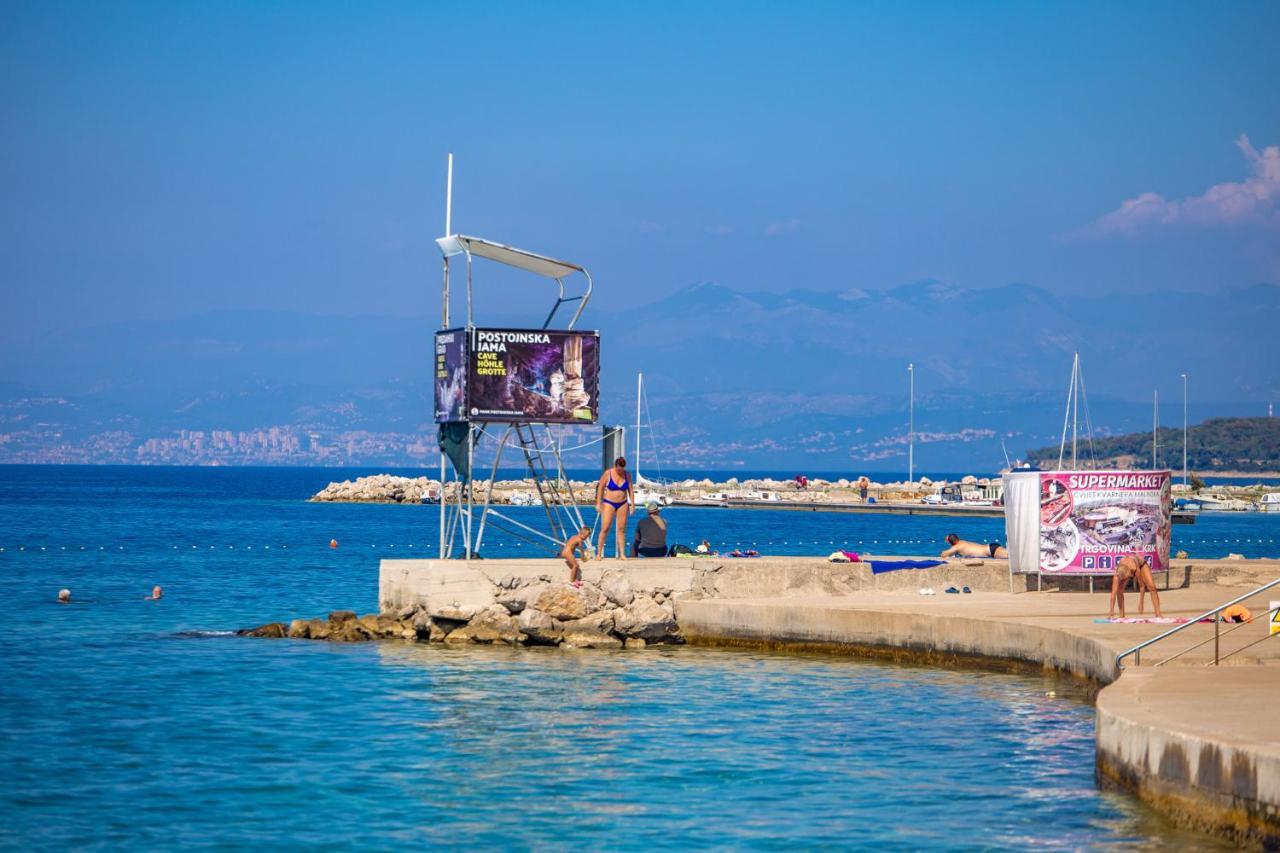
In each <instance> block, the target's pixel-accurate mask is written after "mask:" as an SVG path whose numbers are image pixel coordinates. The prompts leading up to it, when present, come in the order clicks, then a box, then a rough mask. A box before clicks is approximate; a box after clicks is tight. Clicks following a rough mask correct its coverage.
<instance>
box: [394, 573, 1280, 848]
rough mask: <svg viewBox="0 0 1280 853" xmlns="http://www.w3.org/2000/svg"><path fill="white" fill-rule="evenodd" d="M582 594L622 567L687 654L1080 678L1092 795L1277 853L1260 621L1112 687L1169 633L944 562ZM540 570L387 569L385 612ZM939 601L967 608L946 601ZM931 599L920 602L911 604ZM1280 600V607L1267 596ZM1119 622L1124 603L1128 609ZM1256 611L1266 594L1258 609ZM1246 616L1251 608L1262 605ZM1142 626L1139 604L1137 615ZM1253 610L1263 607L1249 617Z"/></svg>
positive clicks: (1197, 598)
mask: <svg viewBox="0 0 1280 853" xmlns="http://www.w3.org/2000/svg"><path fill="white" fill-rule="evenodd" d="M584 568H585V572H584V574H585V577H586V579H587V580H593V579H596V578H598V577H599V576H600V574H601V573H602V572H603V571H605V570H607V569H610V568H620V569H623V570H624V571H625V572H626V573H627V575H628V576H629V577H630V578H631V580H632V583H633V584H634V585H635V586H636V587H637V588H648V589H657V588H664V589H667V590H670V591H671V593H670V595H671V598H672V601H673V602H674V605H675V614H676V619H677V621H678V623H679V626H680V630H681V632H682V634H683V635H684V637H685V638H686V640H687V641H689V642H691V643H703V644H720V645H753V646H765V647H777V648H813V647H822V648H830V649H833V650H842V651H845V652H848V653H852V654H861V655H868V656H874V657H881V658H888V659H900V660H911V661H917V662H926V663H932V664H935V665H941V666H959V665H983V666H1017V667H1029V666H1030V667H1036V668H1048V669H1053V670H1057V671H1060V672H1063V673H1066V674H1070V675H1073V676H1076V677H1080V678H1084V679H1089V680H1091V681H1093V682H1095V683H1097V684H1098V685H1100V686H1101V687H1102V689H1101V692H1100V693H1099V694H1098V699H1097V714H1098V730H1097V761H1098V773H1099V779H1100V781H1101V782H1103V783H1104V784H1115V785H1119V786H1122V787H1124V788H1126V789H1128V790H1130V791H1132V792H1134V793H1135V794H1137V795H1138V796H1139V797H1140V798H1142V799H1143V800H1144V801H1146V802H1148V803H1149V804H1151V805H1152V806H1153V807H1155V808H1156V809H1158V810H1160V811H1161V812H1163V813H1165V814H1166V815H1168V816H1170V817H1171V818H1173V819H1174V820H1175V821H1177V822H1179V823H1181V824H1183V825H1187V826H1191V827H1195V828H1199V829H1203V830H1207V831H1210V832H1213V833H1215V834H1217V835H1220V836H1223V837H1226V838H1230V839H1232V840H1233V841H1235V842H1237V843H1242V844H1254V845H1267V846H1274V845H1280V724H1277V723H1276V722H1275V721H1276V720H1277V719H1280V636H1277V637H1276V638H1275V639H1263V638H1265V637H1266V636H1267V633H1266V632H1267V626H1266V624H1265V623H1264V622H1263V620H1258V621H1257V622H1255V623H1253V624H1249V625H1245V626H1242V627H1241V628H1240V629H1239V630H1237V631H1235V632H1234V633H1232V634H1231V635H1230V636H1229V638H1227V639H1226V640H1224V641H1223V643H1222V650H1223V653H1224V654H1225V653H1227V652H1230V651H1232V650H1234V649H1238V648H1241V647H1243V646H1244V645H1246V644H1247V643H1253V642H1254V641H1258V642H1256V644H1255V645H1252V646H1251V647H1250V648H1248V649H1247V650H1245V651H1244V652H1241V653H1240V654H1235V655H1231V656H1229V657H1228V658H1227V659H1226V660H1225V661H1224V663H1223V665H1221V666H1217V667H1215V666H1206V665H1205V664H1206V661H1209V662H1211V660H1212V654H1213V644H1212V643H1208V644H1206V645H1205V646H1202V647H1201V648H1200V649H1198V650H1195V651H1193V652H1190V653H1188V654H1186V655H1184V656H1182V657H1179V658H1178V659H1177V660H1175V661H1173V662H1171V663H1170V664H1169V665H1167V666H1162V667H1159V668H1155V667H1152V666H1151V664H1153V663H1154V662H1156V661H1158V660H1160V659H1161V658H1163V657H1165V656H1167V655H1170V654H1173V653H1175V652H1178V651H1181V650H1182V649H1184V648H1186V647H1188V646H1191V645H1193V644H1195V643H1197V642H1199V641H1201V640H1203V639H1206V638H1209V637H1212V632H1213V626H1212V625H1210V624H1198V625H1193V626H1192V627H1191V628H1189V629H1187V630H1186V631H1183V632H1182V633H1180V634H1178V635H1177V636H1176V637H1174V638H1172V639H1170V640H1168V641H1166V642H1164V643H1162V644H1159V645H1157V646H1156V647H1154V648H1153V649H1152V650H1150V651H1149V652H1148V654H1146V655H1144V659H1143V663H1144V664H1146V665H1145V666H1141V667H1137V666H1129V667H1127V668H1126V669H1125V670H1124V671H1123V672H1121V670H1119V669H1118V668H1117V666H1116V663H1115V656H1116V655H1117V654H1118V653H1119V652H1121V651H1124V650H1125V649H1128V648H1130V647H1132V646H1133V645H1136V644H1137V643H1140V642H1142V641H1143V640H1146V639H1149V638H1151V637H1153V636H1155V635H1157V634H1159V633H1161V632H1163V631H1165V630H1167V629H1168V627H1170V626H1168V625H1161V624H1115V623H1098V622H1095V621H1094V620H1095V618H1098V617H1102V616H1105V615H1106V609H1107V594H1106V593H1105V592H1101V591H1100V592H1098V593H1096V594H1093V595H1090V594H1088V593H1086V592H1083V591H1064V590H1059V589H1055V588H1052V587H1051V586H1046V589H1045V591H1044V592H1028V591H1025V589H1026V586H1027V585H1026V581H1025V580H1024V579H1018V583H1017V584H1016V585H1015V587H1014V588H1015V589H1016V590H1018V591H1016V592H1010V579H1009V576H1008V567H1007V563H1006V562H1005V561H1002V560H985V561H980V563H979V564H978V565H965V564H963V563H961V562H954V563H948V564H947V565H945V566H942V567H938V568H936V569H927V570H904V571H896V572H890V573H887V574H881V575H873V574H872V573H871V571H870V568H869V567H868V566H866V565H864V564H857V563H854V564H838V563H828V562H826V561H825V560H822V559H820V558H760V559H747V560H733V559H721V558H679V559H664V560H629V561H625V562H622V561H614V560H605V561H594V562H590V563H587V564H585V567H584ZM564 573H565V569H564V567H563V564H561V563H559V562H558V561H552V560H488V561H472V562H463V561H437V560H384V561H383V563H382V567H381V573H380V583H379V600H380V602H381V603H382V606H383V609H384V610H386V609H395V608H398V607H402V606H405V605H407V604H420V603H425V602H428V601H431V602H434V603H436V604H457V605H472V606H484V605H487V604H491V603H492V602H493V590H494V586H495V583H496V582H497V581H499V580H500V579H501V578H503V577H539V576H542V575H550V576H552V577H554V578H557V579H559V578H560V577H561V575H562V574H564ZM1277 577H1280V560H1185V561H1177V563H1176V565H1175V567H1174V573H1173V575H1172V578H1171V579H1172V583H1173V586H1174V588H1173V589H1170V590H1168V591H1161V603H1162V605H1163V609H1164V611H1165V614H1166V615H1167V616H1182V617H1192V616H1195V615H1197V614H1199V613H1201V612H1203V611H1205V610H1208V609H1210V608H1212V607H1215V606H1217V605H1219V604H1222V603H1223V602H1225V601H1227V600H1229V599H1231V598H1233V597H1235V596H1237V595H1239V594H1241V593H1243V592H1245V591H1246V590H1247V589H1249V588H1251V587H1255V586H1257V585H1259V584H1260V583H1263V582H1265V581H1269V580H1272V579H1275V578H1277ZM948 586H955V587H957V588H960V587H963V586H968V587H969V588H970V589H972V590H973V592H972V593H971V594H967V595H966V594H958V595H949V594H946V593H944V592H943V590H945V589H946V588H947V587H948ZM920 587H932V588H933V589H934V590H935V591H936V593H937V594H936V595H933V596H921V595H919V594H918V590H919V588H920ZM1277 597H1280V596H1277ZM1127 598H1128V611H1129V615H1131V616H1132V615H1136V610H1137V596H1136V595H1135V594H1133V593H1130V594H1129V595H1128V597H1127ZM1265 598H1266V596H1265V595H1264V596H1263V599H1265ZM1251 604H1254V605H1257V604H1258V602H1252V603H1251ZM1147 608H1148V615H1149V614H1150V603H1148V605H1147ZM1262 609H1265V601H1263V602H1261V606H1260V607H1258V606H1255V610H1262Z"/></svg>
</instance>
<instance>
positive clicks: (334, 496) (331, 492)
mask: <svg viewBox="0 0 1280 853" xmlns="http://www.w3.org/2000/svg"><path fill="white" fill-rule="evenodd" d="M439 497H440V483H439V482H437V481H435V480H428V479H427V478H426V477H417V478H413V477H397V476H395V475H393V474H375V475H373V476H371V477H360V478H358V479H356V480H355V481H352V480H343V481H342V482H341V483H330V484H329V485H327V486H325V487H324V488H323V489H321V490H320V491H318V492H316V493H315V494H314V495H312V496H311V500H313V501H319V502H322V503H396V504H406V503H407V504H418V503H425V502H428V501H435V500H438V499H439Z"/></svg>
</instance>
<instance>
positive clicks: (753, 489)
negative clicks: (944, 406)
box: [309, 474, 1276, 510]
mask: <svg viewBox="0 0 1280 853" xmlns="http://www.w3.org/2000/svg"><path fill="white" fill-rule="evenodd" d="M999 483H1000V478H999V477H975V476H973V475H968V476H965V477H962V478H960V479H958V480H954V481H944V480H931V479H929V478H928V477H921V478H920V479H919V480H916V481H914V482H901V481H892V482H887V483H880V482H876V481H874V480H871V479H866V480H865V482H864V481H863V479H862V478H857V477H855V478H852V479H846V478H841V479H838V480H824V479H821V478H815V479H811V480H808V481H807V485H806V487H805V488H797V484H796V481H794V480H777V479H771V478H763V479H747V480H738V479H737V478H733V477H731V478H730V479H728V480H724V481H721V482H716V481H713V480H709V479H703V480H692V479H686V480H679V481H676V482H673V483H669V484H664V485H663V486H662V487H661V488H660V489H657V488H655V489H652V490H650V489H648V488H647V484H645V483H641V484H640V485H639V486H638V487H637V489H636V493H637V494H636V497H637V500H638V501H641V502H643V501H645V500H647V499H648V498H650V497H657V498H659V499H660V500H661V501H662V502H664V503H668V502H671V503H679V504H689V505H695V506H697V505H704V504H705V505H707V506H724V505H733V501H735V500H742V501H746V502H760V501H766V502H776V503H779V504H786V503H791V502H800V503H826V502H830V503H858V502H860V501H861V500H862V488H863V486H865V487H866V490H867V497H869V498H874V499H875V500H877V501H883V502H888V503H892V502H902V501H907V502H915V501H919V500H920V499H921V498H923V497H925V496H926V495H932V494H934V493H935V492H937V491H938V490H939V489H940V488H941V487H942V486H946V485H957V486H959V487H960V489H961V492H962V493H963V494H964V495H965V500H966V501H969V500H973V501H979V502H981V501H983V500H986V501H992V500H994V499H996V498H997V497H998V495H999V488H998V487H999ZM475 485H476V494H477V496H478V498H479V496H482V495H486V494H488V493H489V491H490V489H489V486H490V483H489V481H488V480H476V481H475ZM565 487H567V488H565ZM457 488H458V484H457V483H446V484H445V487H444V495H445V497H446V498H447V499H450V500H451V499H453V498H454V497H456V495H457ZM595 488H596V484H595V482H594V481H592V482H587V481H584V480H568V481H566V483H564V484H562V489H565V490H566V491H569V492H572V494H573V496H574V499H575V500H576V501H577V502H578V503H579V504H581V505H583V506H590V505H592V504H594V503H595ZM492 491H493V503H495V504H506V505H515V506H529V505H532V504H537V503H538V502H539V501H538V493H537V491H536V489H535V488H534V485H533V482H532V481H531V480H523V479H522V480H496V481H494V483H493V490H492ZM1272 491H1276V489H1275V488H1274V487H1265V486H1257V485H1219V486H1213V487H1210V488H1206V489H1205V490H1203V491H1202V492H1201V493H1199V494H1198V495H1196V494H1193V493H1192V492H1191V490H1189V489H1186V488H1185V487H1183V486H1182V485H1181V484H1180V483H1175V484H1174V485H1173V492H1174V495H1175V496H1176V497H1188V498H1195V497H1198V498H1199V499H1202V500H1205V501H1213V502H1216V503H1215V505H1214V506H1213V507H1212V508H1213V509H1238V510H1243V509H1253V508H1255V507H1256V506H1257V502H1258V501H1260V500H1261V499H1262V496H1263V495H1264V494H1266V493H1268V492H1272ZM309 500H311V501H314V502H317V503H395V504H406V503H407V504H423V503H436V502H438V501H439V500H440V481H439V480H432V479H430V478H428V477H399V476H396V475H394V474H374V475H371V476H368V477H359V478H357V479H355V480H343V481H342V482H340V483H339V482H333V483H330V484H329V485H327V486H325V487H324V488H323V489H321V490H320V491H319V492H316V494H314V495H312V496H311V498H310V499H309Z"/></svg>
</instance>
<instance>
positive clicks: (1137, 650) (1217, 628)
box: [1116, 578, 1280, 669]
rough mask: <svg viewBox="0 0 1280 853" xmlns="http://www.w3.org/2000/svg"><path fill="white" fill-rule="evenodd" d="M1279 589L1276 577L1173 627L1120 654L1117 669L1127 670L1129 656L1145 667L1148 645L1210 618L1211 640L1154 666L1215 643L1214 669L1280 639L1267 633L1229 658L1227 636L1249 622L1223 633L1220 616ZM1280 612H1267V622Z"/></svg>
mask: <svg viewBox="0 0 1280 853" xmlns="http://www.w3.org/2000/svg"><path fill="white" fill-rule="evenodd" d="M1276 586H1280V578H1276V579H1275V580H1273V581H1271V582H1270V583H1264V584H1263V585H1262V586H1260V587H1258V588H1257V589H1252V590H1250V591H1249V592H1246V593H1245V594H1244V595H1241V596H1238V597H1236V598H1233V599H1231V600H1230V601H1228V602H1227V603H1226V604H1219V605H1218V606H1217V607H1215V608H1213V609H1212V610H1206V611H1205V612H1204V613H1201V614H1200V615H1199V616H1197V617H1195V618H1194V619H1192V620H1191V621H1189V622H1185V623H1183V624H1181V625H1178V626H1176V627H1174V628H1171V629H1169V630H1168V631H1165V632H1164V633H1163V634H1159V635H1157V636H1155V637H1152V638H1151V639H1150V640H1147V641H1146V642H1144V643H1139V644H1138V645H1136V646H1134V647H1133V648H1131V649H1128V650H1126V651H1123V652H1121V653H1120V654H1118V655H1117V656H1116V666H1117V667H1119V668H1120V669H1123V668H1124V659H1125V658H1127V657H1129V656H1130V655H1132V656H1133V663H1134V666H1141V665H1142V650H1143V649H1145V648H1147V647H1148V646H1153V645H1155V644H1156V643H1158V642H1160V641H1161V640H1164V639H1166V638H1168V637H1172V636H1173V635H1174V634H1177V633H1178V632H1180V631H1185V630H1186V629H1188V628H1190V627H1191V626H1192V625H1197V624H1199V623H1200V620H1202V619H1208V618H1210V617H1212V618H1213V636H1212V637H1209V638H1207V639H1204V640H1201V641H1200V642H1198V643H1196V644H1195V645H1192V646H1188V647H1187V648H1185V649H1183V650H1182V651H1180V652H1177V653H1176V654H1172V655H1170V656H1169V657H1167V658H1164V659H1163V660H1160V661H1158V662H1156V663H1155V664H1153V666H1163V665H1164V664H1166V663H1168V662H1169V661H1171V660H1174V659H1175V658H1179V657H1181V656H1182V655H1185V654H1186V653H1187V652H1190V651H1194V650H1195V649H1198V648H1200V647H1201V646H1203V645H1206V644H1208V643H1210V642H1212V643H1213V663H1212V664H1206V665H1210V666H1217V665H1218V664H1219V663H1220V662H1221V661H1223V660H1225V659H1226V658H1229V657H1231V655H1234V654H1237V653H1239V652H1242V651H1244V650H1245V649H1247V648H1249V647H1250V646H1254V645H1257V644H1258V643H1260V642H1262V641H1263V640H1266V639H1268V638H1269V637H1275V636H1280V634H1272V633H1270V632H1268V633H1267V634H1264V635H1263V636H1262V638H1261V639H1258V640H1254V641H1253V642H1252V643H1249V644H1248V645H1246V646H1242V647H1241V648H1238V649H1236V650H1235V651H1232V652H1229V653H1228V654H1225V655H1224V654H1222V653H1221V644H1222V638H1223V637H1225V636H1226V635H1227V634H1230V633H1232V632H1233V631H1236V630H1237V629H1239V628H1241V627H1243V626H1244V625H1245V624H1247V623H1243V622H1241V623H1238V624H1235V625H1232V627H1231V628H1228V629H1227V630H1226V631H1223V630H1222V619H1221V617H1220V616H1219V614H1220V613H1222V611H1224V610H1226V609H1227V608H1228V607H1231V606H1232V605H1235V604H1239V603H1240V602H1242V601H1246V600H1248V599H1250V598H1253V597H1254V596H1255V595H1258V594H1260V593H1263V592H1266V591H1267V590H1269V589H1272V588H1274V587H1276ZM1277 610H1280V607H1272V608H1270V609H1269V610H1267V611H1266V612H1265V613H1264V614H1263V615H1265V616H1266V617H1267V621H1270V620H1271V619H1272V618H1273V617H1274V616H1275V613H1276V611H1277ZM1256 618H1257V617H1255V619H1256Z"/></svg>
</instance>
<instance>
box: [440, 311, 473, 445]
mask: <svg viewBox="0 0 1280 853" xmlns="http://www.w3.org/2000/svg"><path fill="white" fill-rule="evenodd" d="M466 341H467V333H466V332H465V331H464V330H462V329H453V330H452V331H448V332H436V370H435V374H436V423H439V424H442V423H449V422H452V421H462V420H466V417H465V413H466V398H465V395H466V389H467V347H466Z"/></svg>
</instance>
